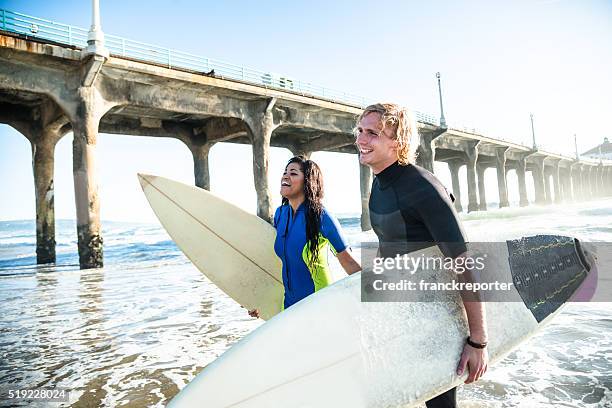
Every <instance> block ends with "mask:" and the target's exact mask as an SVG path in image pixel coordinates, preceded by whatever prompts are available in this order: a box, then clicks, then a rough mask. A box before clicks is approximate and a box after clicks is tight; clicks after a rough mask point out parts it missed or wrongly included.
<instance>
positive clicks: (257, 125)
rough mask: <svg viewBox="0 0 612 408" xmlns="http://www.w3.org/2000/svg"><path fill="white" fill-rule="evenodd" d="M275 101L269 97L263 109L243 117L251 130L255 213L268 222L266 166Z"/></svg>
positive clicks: (270, 204)
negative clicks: (255, 197) (255, 193)
mask: <svg viewBox="0 0 612 408" xmlns="http://www.w3.org/2000/svg"><path fill="white" fill-rule="evenodd" d="M275 103H276V99H275V98H271V99H270V100H268V101H267V103H266V104H265V106H262V107H263V109H261V110H260V111H259V112H256V113H255V114H252V116H251V117H246V118H245V121H246V122H247V124H248V126H249V128H250V130H251V142H252V144H253V177H254V182H255V191H256V192H257V215H258V216H259V217H260V218H262V219H264V220H266V221H268V222H271V220H272V195H271V194H270V189H269V188H268V168H269V163H270V140H271V138H272V132H273V131H274V129H276V127H277V126H276V125H275V124H274V117H273V115H272V109H273V108H274V105H275Z"/></svg>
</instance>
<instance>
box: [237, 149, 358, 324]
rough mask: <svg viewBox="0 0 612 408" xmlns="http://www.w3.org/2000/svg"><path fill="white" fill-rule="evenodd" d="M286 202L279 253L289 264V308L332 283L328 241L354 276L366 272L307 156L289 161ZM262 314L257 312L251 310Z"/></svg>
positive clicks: (280, 212) (280, 216) (279, 213)
mask: <svg viewBox="0 0 612 408" xmlns="http://www.w3.org/2000/svg"><path fill="white" fill-rule="evenodd" d="M280 193H281V195H282V196H283V203H282V205H281V206H280V207H278V208H277V209H276V212H275V214H274V227H275V228H276V240H275V242H274V252H276V255H277V256H278V257H279V258H280V259H281V261H282V264H283V284H284V286H285V301H284V308H285V309H286V308H288V307H290V306H291V305H293V304H295V303H297V302H299V301H300V300H302V299H303V298H305V297H306V296H308V295H310V294H312V293H314V292H316V291H317V290H319V289H322V288H324V287H325V286H327V285H328V284H329V283H330V281H331V276H330V270H329V265H328V264H327V245H328V244H331V247H332V251H333V252H334V253H336V256H337V257H338V261H340V265H342V267H343V268H344V270H345V271H346V273H348V274H349V275H350V274H352V273H355V272H357V271H360V270H361V266H359V263H357V261H355V259H354V258H353V256H352V255H351V253H350V248H349V247H348V245H347V243H346V240H345V239H344V237H343V235H342V231H341V227H340V224H339V223H338V221H337V220H336V218H334V217H333V216H332V215H331V214H329V213H328V212H327V211H326V210H325V209H324V208H323V204H322V202H321V201H322V199H323V175H322V174H321V169H320V168H319V166H318V165H317V164H316V163H315V162H313V161H312V160H306V159H304V158H303V157H301V156H298V157H293V158H292V159H291V160H289V162H288V163H287V166H286V167H285V172H284V173H283V177H282V178H281V189H280ZM249 314H250V315H251V316H254V317H259V313H258V311H257V310H252V311H250V312H249Z"/></svg>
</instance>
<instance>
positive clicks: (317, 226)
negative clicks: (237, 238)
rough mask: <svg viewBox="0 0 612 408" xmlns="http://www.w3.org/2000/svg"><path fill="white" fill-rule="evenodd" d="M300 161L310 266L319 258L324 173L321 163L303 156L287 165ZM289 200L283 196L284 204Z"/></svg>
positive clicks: (296, 157) (295, 158)
mask: <svg viewBox="0 0 612 408" xmlns="http://www.w3.org/2000/svg"><path fill="white" fill-rule="evenodd" d="M291 163H298V164H299V165H300V167H301V170H302V173H304V196H305V200H304V205H305V207H306V240H307V241H308V247H309V248H310V254H311V256H310V259H309V260H308V266H310V267H312V266H313V264H314V263H315V260H316V259H318V258H319V232H320V231H321V214H322V213H323V174H322V173H321V168H320V167H319V165H318V164H317V163H315V162H313V161H312V160H309V159H306V158H304V157H303V156H295V157H292V158H291V159H289V161H288V162H287V166H285V169H286V168H287V167H288V166H289V165H290V164H291ZM285 204H289V200H288V199H286V198H285V197H283V205H285Z"/></svg>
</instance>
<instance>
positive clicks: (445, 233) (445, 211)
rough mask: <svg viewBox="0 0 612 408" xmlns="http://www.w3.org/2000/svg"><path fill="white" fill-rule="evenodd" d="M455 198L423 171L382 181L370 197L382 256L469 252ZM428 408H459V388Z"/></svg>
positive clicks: (405, 171) (402, 169) (407, 170)
mask: <svg viewBox="0 0 612 408" xmlns="http://www.w3.org/2000/svg"><path fill="white" fill-rule="evenodd" d="M453 201H454V198H453V197H452V195H451V194H449V193H448V191H447V190H446V188H445V187H444V186H443V185H442V183H440V181H439V180H438V179H437V178H436V177H435V176H434V175H433V174H431V173H430V172H428V171H427V170H425V169H424V168H422V167H419V166H416V165H412V164H409V165H407V166H400V165H399V164H398V163H397V162H396V163H394V164H392V165H391V166H389V167H387V168H386V169H384V170H383V171H381V172H380V173H379V174H377V175H376V177H375V179H374V183H373V184H372V194H371V196H370V221H371V223H372V228H373V229H374V232H375V233H376V235H377V236H378V241H379V248H380V256H383V257H395V256H396V255H398V254H400V255H402V254H406V253H409V252H412V251H416V250H418V249H421V248H424V247H428V246H432V245H433V244H434V243H437V244H438V246H439V247H440V250H441V251H442V253H443V254H444V255H445V256H450V257H456V256H458V255H460V254H462V253H463V252H465V250H466V245H465V242H466V236H465V233H464V232H463V229H462V228H461V225H460V224H459V220H458V219H457V213H456V212H455V208H454V206H453ZM426 404H427V407H428V408H434V407H436V408H438V407H456V406H457V402H456V388H452V389H450V390H448V391H447V392H445V393H444V394H441V395H439V396H437V397H435V398H433V399H431V400H429V401H427V403H426Z"/></svg>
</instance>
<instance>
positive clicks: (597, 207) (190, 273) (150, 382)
mask: <svg viewBox="0 0 612 408" xmlns="http://www.w3.org/2000/svg"><path fill="white" fill-rule="evenodd" d="M461 217H462V219H463V223H464V226H465V228H466V231H467V233H468V237H469V239H470V240H472V241H500V240H504V239H509V238H516V237H520V236H525V235H535V234H540V233H546V234H562V235H572V236H577V237H579V238H581V239H583V240H586V241H600V242H604V241H605V242H612V200H610V199H608V200H601V201H594V202H589V203H580V204H572V205H564V206H549V207H526V208H507V209H503V210H493V211H489V212H484V213H471V214H467V215H466V214H462V215H461ZM340 222H341V224H342V226H343V227H344V229H345V232H346V234H347V236H348V239H349V241H350V242H351V244H352V246H353V247H355V248H356V252H359V246H360V243H361V242H362V241H368V240H373V239H375V238H374V235H373V233H372V232H366V233H364V232H361V231H360V229H359V220H358V218H357V217H355V216H346V217H344V218H341V219H340ZM56 230H57V237H56V239H57V242H58V245H57V253H58V257H57V258H58V262H57V265H56V266H36V265H35V262H36V258H35V224H34V221H31V220H30V221H5V222H0V305H1V311H2V312H1V313H0V393H2V392H3V391H5V390H6V389H8V388H13V389H16V388H39V387H63V388H67V389H69V390H70V401H69V403H67V404H62V405H70V406H75V407H90V406H105V407H115V406H130V407H148V406H164V405H165V404H166V403H167V402H168V401H169V399H170V398H172V396H174V395H175V394H176V393H177V392H178V391H179V390H180V389H181V388H182V387H184V386H185V384H187V383H188V382H189V381H190V380H191V379H192V378H193V377H194V376H195V375H196V374H197V373H198V372H199V371H200V370H201V369H202V368H203V367H204V366H206V365H207V364H208V363H210V362H212V361H213V360H214V359H215V358H216V357H217V356H219V355H220V354H221V353H223V352H224V351H225V350H226V349H227V348H228V347H230V346H231V345H232V344H234V343H235V342H236V341H238V340H239V339H241V338H242V337H243V336H245V335H246V334H248V333H249V332H251V331H252V330H254V329H255V328H256V327H258V326H259V325H260V324H262V322H261V321H260V320H256V319H253V318H250V317H249V316H248V315H247V313H246V311H245V310H244V309H242V308H241V307H240V306H238V305H237V304H236V303H235V302H234V301H232V300H231V299H229V298H228V297H227V296H225V295H224V294H223V293H222V292H221V291H220V290H219V289H217V288H216V286H215V285H213V284H211V283H210V282H209V281H208V280H207V279H206V278H205V277H204V276H203V275H202V274H201V273H199V272H198V271H197V270H196V269H195V267H193V266H192V265H191V263H190V262H189V261H188V260H187V259H186V258H185V256H184V255H183V254H182V253H181V252H180V251H179V250H178V249H177V248H176V246H175V245H174V243H173V242H172V240H171V239H170V238H169V237H168V235H167V234H166V233H165V231H164V230H163V229H162V228H161V227H160V226H158V225H156V224H134V223H126V222H104V223H103V236H104V239H105V265H106V266H105V267H104V268H102V269H94V270H85V271H80V270H79V269H78V256H77V253H76V232H75V231H76V227H75V224H74V221H70V220H59V221H58V222H57V226H56ZM335 268H338V266H337V265H335ZM338 274H340V272H338ZM0 395H1V394H0ZM458 396H459V400H460V403H461V406H463V407H612V303H605V302H601V303H574V304H570V305H568V306H567V307H566V308H565V309H564V311H563V312H562V313H561V314H560V315H559V316H558V317H557V318H556V319H555V320H553V322H551V324H550V325H548V326H547V327H546V328H545V329H544V330H543V331H541V332H540V333H539V334H537V335H536V336H535V337H533V338H532V339H531V340H529V341H528V342H526V343H524V344H522V345H521V346H520V347H519V348H518V349H517V350H515V351H513V352H512V353H510V354H509V355H508V356H507V357H506V358H505V359H504V360H503V361H502V362H500V363H499V364H497V365H496V366H495V367H493V368H491V369H489V371H488V373H487V374H486V375H485V376H484V378H483V379H481V381H479V382H478V383H476V384H473V385H466V386H462V387H461V388H460V391H459V394H458ZM20 404H21V406H36V404H32V403H19V402H16V401H7V400H2V401H0V405H2V406H20ZM58 405H59V404H56V403H55V404H49V403H47V404H44V403H40V404H38V406H58ZM279 406H280V405H279ZM342 408H343V407H342Z"/></svg>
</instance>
